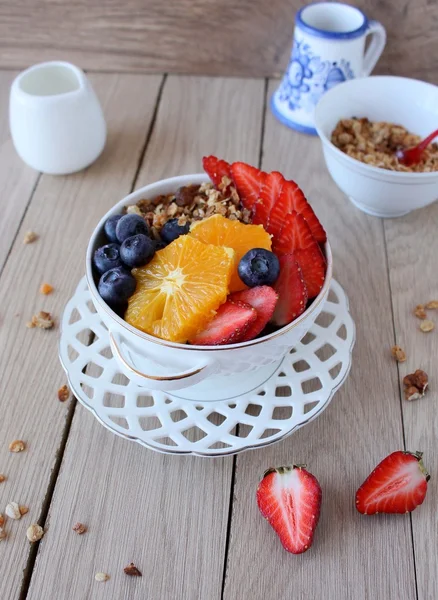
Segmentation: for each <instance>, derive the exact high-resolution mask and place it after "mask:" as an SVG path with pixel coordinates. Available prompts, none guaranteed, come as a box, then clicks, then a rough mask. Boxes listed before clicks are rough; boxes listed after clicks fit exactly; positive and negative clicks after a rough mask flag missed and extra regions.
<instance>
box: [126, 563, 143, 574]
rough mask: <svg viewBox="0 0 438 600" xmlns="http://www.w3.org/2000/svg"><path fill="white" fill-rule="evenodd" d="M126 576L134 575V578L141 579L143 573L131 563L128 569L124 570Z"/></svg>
mask: <svg viewBox="0 0 438 600" xmlns="http://www.w3.org/2000/svg"><path fill="white" fill-rule="evenodd" d="M123 570H124V571H125V573H126V575H132V576H134V577H141V576H142V575H141V572H140V571H139V570H138V569H137V567H136V566H135V565H134V563H129V565H128V566H127V567H125V568H124V569H123Z"/></svg>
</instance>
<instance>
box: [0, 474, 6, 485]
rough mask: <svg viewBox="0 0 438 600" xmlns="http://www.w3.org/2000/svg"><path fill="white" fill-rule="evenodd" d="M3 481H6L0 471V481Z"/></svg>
mask: <svg viewBox="0 0 438 600" xmlns="http://www.w3.org/2000/svg"><path fill="white" fill-rule="evenodd" d="M4 481H6V475H3V473H0V483H3V482H4Z"/></svg>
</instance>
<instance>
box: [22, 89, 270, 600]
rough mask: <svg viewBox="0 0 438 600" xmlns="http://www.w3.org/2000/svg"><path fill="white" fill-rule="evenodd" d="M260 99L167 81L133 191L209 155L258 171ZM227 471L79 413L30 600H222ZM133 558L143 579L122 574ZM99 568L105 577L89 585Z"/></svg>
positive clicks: (258, 94)
mask: <svg viewBox="0 0 438 600" xmlns="http://www.w3.org/2000/svg"><path fill="white" fill-rule="evenodd" d="M127 93H130V90H129V89H128V90H127ZM224 98H227V102H228V103H229V104H230V105H231V106H232V107H233V110H232V111H227V110H225V109H224V108H223V105H224V100H223V99H224ZM207 100H208V104H206V102H207ZM263 100H264V82H263V81H251V80H245V81H238V80H236V79H234V80H226V79H215V80H206V79H203V78H200V79H198V78H185V77H170V78H169V79H167V81H166V84H165V86H164V89H163V95H162V99H161V103H160V107H159V110H158V114H157V119H156V123H155V126H154V130H153V134H152V137H151V139H150V142H149V145H148V148H147V151H146V154H145V157H144V162H143V166H142V169H141V171H140V174H139V178H138V182H137V186H136V187H139V186H140V185H142V184H144V183H146V182H150V181H152V180H157V179H159V178H160V177H164V176H170V175H175V174H178V173H190V172H192V173H193V172H197V171H200V170H201V163H200V161H201V157H202V154H203V153H207V152H212V151H215V152H217V153H218V154H220V155H223V156H226V157H229V158H233V157H236V156H239V157H241V158H242V159H245V160H248V161H251V162H257V160H258V156H259V147H260V136H261V121H262V112H263ZM207 107H208V110H206V108H207ZM85 188H86V184H85ZM232 465H233V459H232V458H227V459H211V460H207V459H199V458H192V457H172V456H164V455H160V454H157V453H154V452H151V451H148V450H145V449H144V448H143V447H141V446H139V445H138V444H135V443H131V442H127V441H124V440H122V439H120V438H118V437H116V436H114V435H113V434H112V433H109V432H108V431H107V430H106V429H104V428H103V427H102V426H101V425H100V424H99V423H98V422H97V421H96V420H95V419H94V417H92V416H91V415H90V414H89V413H88V412H87V411H86V410H85V409H83V408H82V407H80V406H79V407H78V408H77V410H76V413H75V415H74V420H73V425H72V429H71V434H70V437H69V441H68V445H67V448H66V452H65V455H64V461H63V464H62V467H61V471H60V475H59V478H58V481H57V486H56V489H55V493H54V497H53V502H52V505H51V508H50V513H49V527H48V532H47V535H46V537H45V539H44V541H43V543H42V545H41V547H40V553H39V557H38V559H37V563H36V566H35V571H34V574H33V577H32V581H31V586H30V589H29V594H28V600H37V599H38V600H39V599H40V598H46V597H53V598H67V597H70V598H75V600H85V599H87V600H88V599H89V598H93V600H98V599H99V598H114V599H121V598H129V599H130V600H135V599H139V600H140V599H141V600H144V599H145V598H151V599H160V600H174V599H175V600H176V599H178V600H195V599H199V600H206V599H207V598H208V600H219V598H220V596H221V585H222V576H223V568H224V556H225V543H226V531H227V520H228V509H229V500H230V498H229V495H230V487H231V477H232ZM76 521H82V522H84V523H86V524H87V525H88V527H89V531H88V532H87V533H86V534H84V535H83V536H81V537H79V536H77V535H76V534H74V533H73V532H71V527H72V525H73V523H74V522H76ZM130 561H133V562H134V563H135V564H136V565H137V566H138V568H139V569H140V570H141V571H142V572H143V577H142V578H129V577H127V576H126V575H125V574H124V573H123V567H124V566H125V565H126V564H128V563H129V562H130ZM97 571H104V572H107V573H109V574H110V576H111V579H110V580H109V581H108V582H107V583H105V584H99V583H96V582H95V581H94V576H95V573H96V572H97ZM59 573H62V574H63V575H62V577H60V576H59Z"/></svg>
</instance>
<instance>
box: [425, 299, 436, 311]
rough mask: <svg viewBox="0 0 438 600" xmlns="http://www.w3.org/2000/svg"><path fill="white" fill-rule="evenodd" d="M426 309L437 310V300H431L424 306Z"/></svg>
mask: <svg viewBox="0 0 438 600" xmlns="http://www.w3.org/2000/svg"><path fill="white" fill-rule="evenodd" d="M426 308H428V309H429V310H435V309H436V308H438V300H431V301H430V302H428V303H427V304H426Z"/></svg>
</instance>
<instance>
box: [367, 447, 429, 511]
mask: <svg viewBox="0 0 438 600" xmlns="http://www.w3.org/2000/svg"><path fill="white" fill-rule="evenodd" d="M429 479H430V475H429V473H428V472H427V471H426V469H425V468H424V464H423V461H422V453H421V452H403V451H402V450H398V451H397V452H393V453H392V454H390V455H389V456H387V457H386V458H384V459H383V460H382V462H381V463H379V464H378V465H377V467H376V468H375V469H374V471H373V472H372V473H371V474H370V475H369V476H368V477H367V479H366V480H365V481H364V482H363V484H362V485H361V486H360V488H359V489H358V490H357V492H356V508H357V510H358V511H359V512H360V513H361V514H363V515H376V514H377V513H389V514H393V513H399V514H404V513H408V512H411V511H413V510H414V509H415V508H417V506H419V505H420V504H422V503H423V501H424V499H425V497H426V492H427V482H428V481H429Z"/></svg>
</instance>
